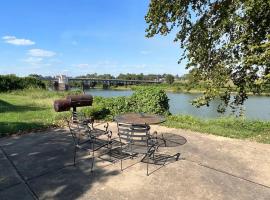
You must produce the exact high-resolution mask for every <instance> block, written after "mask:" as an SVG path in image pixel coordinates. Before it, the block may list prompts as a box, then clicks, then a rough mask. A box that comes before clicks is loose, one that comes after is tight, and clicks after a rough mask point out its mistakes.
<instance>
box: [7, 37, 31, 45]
mask: <svg viewBox="0 0 270 200" xmlns="http://www.w3.org/2000/svg"><path fill="white" fill-rule="evenodd" d="M2 39H3V40H4V42H5V43H8V44H13V45H18V46H27V45H34V44H35V42H33V41H31V40H28V39H23V38H16V37H15V36H9V35H7V36H4V37H2Z"/></svg>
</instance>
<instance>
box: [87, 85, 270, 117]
mask: <svg viewBox="0 0 270 200" xmlns="http://www.w3.org/2000/svg"><path fill="white" fill-rule="evenodd" d="M86 93H90V94H92V95H93V96H102V97H117V96H130V95H131V94H132V93H133V92H132V91H131V90H123V91H119V90H100V89H90V90H87V91H86ZM167 95H168V97H169V99H170V101H169V104H170V112H171V113H172V114H187V115H193V116H197V117H202V118H215V117H218V116H221V114H219V113H218V112H217V106H218V105H219V101H218V100H215V101H212V102H211V103H210V106H209V107H207V106H204V107H201V108H196V107H194V106H192V105H191V104H190V102H191V100H192V99H194V98H196V97H197V96H198V94H186V93H167ZM244 106H245V116H246V117H247V118H249V119H262V120H269V119H270V97H266V96H250V97H249V98H248V100H247V101H246V102H245V105H244ZM230 113H231V112H230V110H229V109H228V111H227V112H226V113H225V114H226V115H229V114H230Z"/></svg>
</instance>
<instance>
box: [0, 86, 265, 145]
mask: <svg viewBox="0 0 270 200" xmlns="http://www.w3.org/2000/svg"><path fill="white" fill-rule="evenodd" d="M70 93H71V92H53V91H45V90H37V89H32V90H31V89H30V90H23V91H14V92H10V93H0V136H5V135H10V134H12V133H18V132H28V131H31V130H36V129H44V128H48V127H51V126H59V125H62V124H63V120H62V119H63V116H65V115H67V114H69V113H68V112H66V113H56V112H54V110H53V101H54V100H55V99H58V98H65V97H66V96H67V95H68V94H70ZM72 93H78V92H76V91H75V92H72ZM164 125H165V126H167V127H173V128H182V129H189V130H193V131H198V132H202V133H208V134H213V135H219V136H225V137H230V138H239V139H248V140H253V141H257V142H262V143H268V144H270V122H266V121H251V120H246V119H236V118H217V119H209V120H205V119H199V118H195V117H191V116H184V115H172V116H169V117H167V121H166V122H165V124H164Z"/></svg>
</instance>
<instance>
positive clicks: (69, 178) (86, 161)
mask: <svg viewBox="0 0 270 200" xmlns="http://www.w3.org/2000/svg"><path fill="white" fill-rule="evenodd" d="M0 146H1V150H2V151H3V152H2V154H1V161H5V165H2V164H1V165H0V171H2V170H5V171H4V172H5V173H0V186H1V188H4V189H2V190H0V196H2V195H3V194H4V195H5V198H7V199H21V198H20V191H25V188H27V190H26V191H29V190H30V191H33V194H34V196H35V195H36V197H38V198H39V199H77V198H79V197H80V196H82V195H83V194H84V193H85V192H86V191H87V190H89V189H90V188H91V187H92V185H93V184H94V183H95V182H99V183H102V182H104V181H106V180H107V178H108V177H110V176H114V175H117V174H118V172H119V171H118V170H117V171H113V170H111V171H109V170H106V169H104V168H100V167H97V168H96V169H94V172H93V173H91V171H90V166H91V158H88V157H85V156H86V155H87V153H85V152H79V154H78V158H79V160H80V161H79V162H78V163H77V164H76V166H73V147H74V146H73V141H72V138H71V136H70V135H69V134H67V132H65V131H63V130H52V131H49V133H46V134H45V133H36V134H34V133H31V134H27V135H24V136H14V137H8V138H2V140H0ZM99 162H101V161H99ZM1 163H2V162H1ZM12 165H13V167H12ZM2 168H4V169H2ZM5 168H9V169H10V170H9V171H7V169H5ZM12 168H14V169H12ZM18 176H19V177H20V179H18V178H17V177H18ZM5 180H6V181H5ZM21 180H22V181H21ZM20 182H21V183H20ZM23 182H25V183H26V184H24V183H23ZM18 185H20V186H18ZM27 185H28V186H27ZM16 193H17V195H16ZM9 197H10V198H9Z"/></svg>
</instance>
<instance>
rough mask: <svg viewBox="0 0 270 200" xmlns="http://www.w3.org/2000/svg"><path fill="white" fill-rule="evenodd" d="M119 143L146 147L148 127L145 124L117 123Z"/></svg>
mask: <svg viewBox="0 0 270 200" xmlns="http://www.w3.org/2000/svg"><path fill="white" fill-rule="evenodd" d="M117 127H118V136H119V139H120V142H123V143H130V144H140V145H147V141H148V138H149V131H150V126H148V125H146V124H123V123H117Z"/></svg>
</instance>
